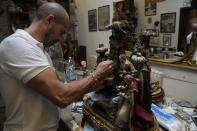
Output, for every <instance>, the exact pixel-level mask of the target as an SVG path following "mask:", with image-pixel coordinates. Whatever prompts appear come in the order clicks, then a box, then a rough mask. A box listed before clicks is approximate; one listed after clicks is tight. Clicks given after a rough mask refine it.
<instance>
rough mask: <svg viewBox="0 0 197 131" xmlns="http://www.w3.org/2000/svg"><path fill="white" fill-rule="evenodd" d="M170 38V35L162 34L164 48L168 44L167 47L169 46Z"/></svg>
mask: <svg viewBox="0 0 197 131" xmlns="http://www.w3.org/2000/svg"><path fill="white" fill-rule="evenodd" d="M171 38H172V35H171V34H163V45H164V46H166V45H167V44H168V46H171Z"/></svg>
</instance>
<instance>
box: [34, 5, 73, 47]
mask: <svg viewBox="0 0 197 131" xmlns="http://www.w3.org/2000/svg"><path fill="white" fill-rule="evenodd" d="M34 22H40V23H41V25H42V27H40V29H42V32H43V33H44V34H43V37H44V38H43V43H44V44H45V46H50V45H52V44H54V43H55V42H57V41H58V40H60V39H62V38H61V37H62V35H63V34H64V33H65V31H66V30H67V29H68V25H69V16H68V14H67V12H66V10H65V9H64V8H63V7H62V6H61V5H59V4H57V3H53V2H49V3H45V4H43V5H41V6H40V7H39V9H38V10H37V13H36V16H35V18H34V21H33V23H34Z"/></svg>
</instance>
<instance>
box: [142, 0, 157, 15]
mask: <svg viewBox="0 0 197 131" xmlns="http://www.w3.org/2000/svg"><path fill="white" fill-rule="evenodd" d="M144 9H145V16H151V15H156V14H157V3H148V2H146V0H145V8H144Z"/></svg>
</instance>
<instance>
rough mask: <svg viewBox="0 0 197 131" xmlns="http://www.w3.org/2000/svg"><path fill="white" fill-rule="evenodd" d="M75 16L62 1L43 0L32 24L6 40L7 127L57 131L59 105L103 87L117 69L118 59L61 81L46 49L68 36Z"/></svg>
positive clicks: (2, 67) (2, 66) (0, 63)
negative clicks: (72, 79) (71, 16)
mask: <svg viewBox="0 0 197 131" xmlns="http://www.w3.org/2000/svg"><path fill="white" fill-rule="evenodd" d="M68 23H69V17H68V14H67V12H66V11H65V9H64V8H63V7H62V6H61V5H59V4H57V3H46V4H43V5H42V6H41V7H40V8H39V9H38V11H37V14H36V16H35V18H34V20H33V22H32V24H31V25H30V26H29V28H27V29H26V30H21V29H19V30H17V31H16V32H15V33H14V34H12V35H11V36H9V37H7V38H5V39H4V40H3V41H2V42H1V44H0V92H1V95H2V97H3V100H4V102H5V105H6V116H7V117H6V118H7V119H6V122H5V124H4V131H55V130H56V129H57V127H58V121H59V112H58V106H59V107H66V106H67V105H69V104H70V103H71V102H73V101H74V100H76V99H78V98H79V97H82V95H83V94H85V93H87V92H89V91H92V90H99V89H101V88H103V86H95V84H97V85H99V84H98V83H99V82H102V81H103V80H105V79H106V78H108V77H109V76H110V75H111V74H112V72H113V63H112V61H105V62H102V63H100V64H99V65H98V67H97V69H96V70H95V71H94V72H93V74H91V75H89V76H87V77H86V78H84V79H82V80H80V81H76V82H72V83H68V84H64V83H62V82H60V81H59V80H58V78H57V76H56V73H55V72H54V69H53V67H52V65H51V60H50V58H49V57H48V55H47V54H46V53H45V52H44V48H43V47H44V46H50V45H51V44H53V43H55V42H56V41H58V40H61V39H62V35H63V34H64V33H65V32H66V29H68Z"/></svg>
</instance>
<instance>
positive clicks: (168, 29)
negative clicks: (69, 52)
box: [160, 12, 176, 33]
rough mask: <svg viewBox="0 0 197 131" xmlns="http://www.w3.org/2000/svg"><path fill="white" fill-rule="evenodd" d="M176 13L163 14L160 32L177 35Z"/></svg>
mask: <svg viewBox="0 0 197 131" xmlns="http://www.w3.org/2000/svg"><path fill="white" fill-rule="evenodd" d="M175 26H176V13H175V12H174V13H165V14H161V21H160V32H161V33H175Z"/></svg>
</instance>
